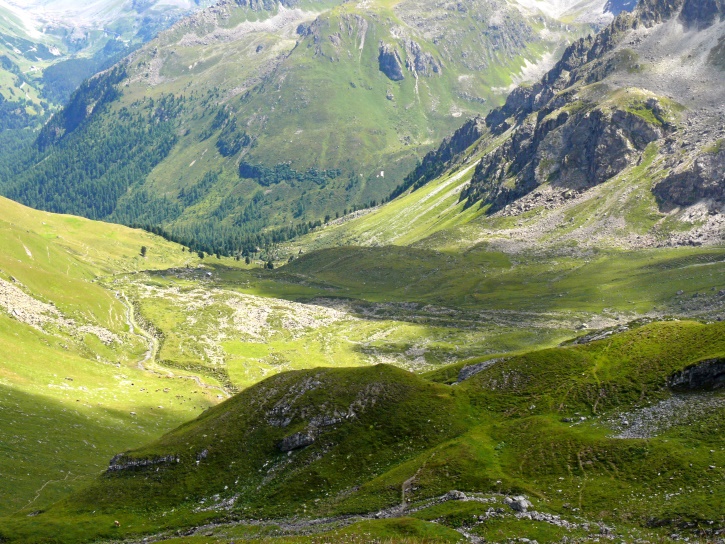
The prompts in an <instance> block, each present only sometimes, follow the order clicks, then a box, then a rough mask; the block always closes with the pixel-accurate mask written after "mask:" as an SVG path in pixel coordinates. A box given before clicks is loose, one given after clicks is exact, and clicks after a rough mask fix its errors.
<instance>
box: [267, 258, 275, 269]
mask: <svg viewBox="0 0 725 544" xmlns="http://www.w3.org/2000/svg"><path fill="white" fill-rule="evenodd" d="M267 268H268V269H270V270H273V269H274V263H273V262H272V259H270V260H268V261H267Z"/></svg>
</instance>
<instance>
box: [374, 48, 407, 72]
mask: <svg viewBox="0 0 725 544" xmlns="http://www.w3.org/2000/svg"><path fill="white" fill-rule="evenodd" d="M378 67H379V68H380V71H381V72H382V73H384V74H385V75H386V76H388V78H389V79H390V80H392V81H401V80H403V79H405V76H404V75H403V63H402V62H401V61H400V55H398V51H397V50H396V49H395V47H394V46H392V45H390V44H387V43H383V42H380V48H379V54H378Z"/></svg>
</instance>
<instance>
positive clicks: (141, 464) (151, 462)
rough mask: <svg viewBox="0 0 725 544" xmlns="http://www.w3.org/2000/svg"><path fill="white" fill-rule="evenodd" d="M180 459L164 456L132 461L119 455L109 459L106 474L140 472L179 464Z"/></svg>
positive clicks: (121, 454)
mask: <svg viewBox="0 0 725 544" xmlns="http://www.w3.org/2000/svg"><path fill="white" fill-rule="evenodd" d="M180 462H181V459H180V458H179V456H178V455H173V454H172V455H164V456H160V457H152V458H144V459H133V458H131V457H127V456H126V454H125V453H119V454H118V455H115V456H114V457H113V459H111V461H110V463H109V464H108V469H106V472H119V471H121V470H140V469H144V468H149V467H153V466H156V465H164V464H170V463H180Z"/></svg>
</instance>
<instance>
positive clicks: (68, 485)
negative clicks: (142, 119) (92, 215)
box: [0, 198, 218, 514]
mask: <svg viewBox="0 0 725 544" xmlns="http://www.w3.org/2000/svg"><path fill="white" fill-rule="evenodd" d="M0 210H1V212H2V214H1V215H2V220H0V247H1V248H2V251H0V344H2V346H3V349H2V353H0V413H2V417H1V418H0V434H2V436H3V440H2V447H0V473H1V474H2V478H1V479H0V480H1V482H0V494H1V495H2V496H3V501H2V505H0V512H2V513H3V514H7V513H10V512H14V511H16V510H18V509H19V508H22V507H24V506H31V507H33V508H36V509H37V508H43V507H44V506H45V505H47V504H49V503H51V502H53V501H55V500H57V499H58V498H60V497H62V496H63V495H64V494H66V493H67V492H68V491H69V490H71V489H75V488H77V487H78V486H79V485H82V484H83V482H84V481H86V480H87V479H88V478H89V477H91V476H92V475H93V474H94V473H96V472H97V471H98V470H100V469H101V468H102V464H99V463H103V462H104V461H105V457H106V456H107V453H106V452H108V451H113V450H114V449H117V448H118V447H120V446H121V445H124V446H123V447H125V444H128V443H136V444H141V443H143V442H145V441H147V440H149V439H150V438H151V437H154V436H158V434H159V433H162V432H165V431H167V430H168V429H170V428H172V427H174V426H176V425H178V424H179V423H180V422H181V421H184V420H185V419H188V418H189V417H191V416H193V415H196V413H198V411H200V410H201V408H202V407H205V406H208V405H209V404H210V403H212V402H214V400H213V399H216V395H217V394H218V391H214V394H213V395H212V394H211V391H207V390H203V389H202V390H198V386H197V384H196V383H194V382H192V381H188V380H182V379H178V378H177V379H175V380H170V379H167V378H162V377H161V376H159V375H157V374H155V373H154V372H151V371H149V367H151V368H153V365H152V362H153V361H152V359H151V357H150V356H148V357H147V356H146V352H147V350H149V339H148V338H147V337H145V336H143V334H141V332H140V331H139V330H138V328H137V326H135V325H134V317H133V314H134V311H133V310H132V309H131V308H130V307H129V304H130V303H129V300H128V298H127V297H126V295H125V294H124V289H123V286H121V285H118V284H116V285H115V286H113V285H110V286H109V285H105V284H103V282H102V281H99V279H100V278H103V277H105V276H108V275H112V274H117V275H120V276H121V277H122V276H123V275H124V274H125V273H131V274H135V273H136V272H137V271H138V270H143V269H147V268H148V269H155V268H159V267H168V266H173V265H182V264H184V263H187V262H188V263H194V264H196V262H198V259H196V258H195V257H192V256H191V255H190V254H188V253H182V252H181V249H180V247H179V246H177V245H175V244H171V243H169V242H166V241H164V240H162V239H160V238H158V237H156V236H152V235H150V234H148V233H145V232H142V231H133V230H131V229H127V228H125V227H120V226H118V225H106V224H99V223H96V222H92V221H89V220H87V219H82V218H78V217H71V216H55V215H52V214H48V213H44V212H38V211H35V210H31V209H28V208H25V207H24V206H21V205H19V204H16V203H14V202H11V201H9V200H7V199H4V198H0ZM142 246H144V247H145V248H146V256H145V257H142V256H141V254H140V252H141V248H142ZM172 382H173V383H172ZM159 387H161V389H163V388H171V390H173V391H175V393H174V394H178V395H183V396H184V397H186V398H188V399H191V400H192V401H193V402H190V404H189V405H186V404H182V403H172V404H167V403H169V401H170V399H169V398H168V396H167V395H163V394H162V395H163V396H165V397H166V398H165V399H160V398H158V394H157V395H154V398H150V397H151V395H150V394H149V393H148V392H147V391H149V390H150V391H154V390H158V389H159ZM159 401H161V402H163V403H164V404H167V410H159V409H158V408H157V406H158V405H159V404H161V402H159ZM174 404H176V405H174ZM195 405H196V406H197V407H198V410H197V409H194V406H195Z"/></svg>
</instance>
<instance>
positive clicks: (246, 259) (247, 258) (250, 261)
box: [244, 255, 252, 264]
mask: <svg viewBox="0 0 725 544" xmlns="http://www.w3.org/2000/svg"><path fill="white" fill-rule="evenodd" d="M244 264H252V259H250V258H249V255H247V256H246V257H244Z"/></svg>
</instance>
